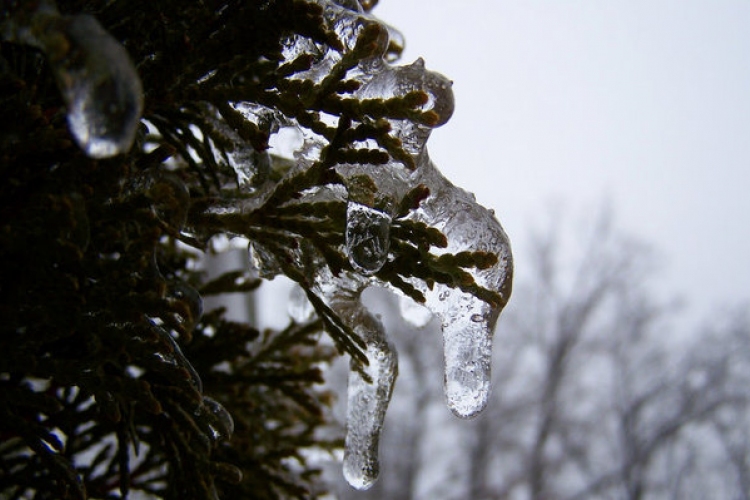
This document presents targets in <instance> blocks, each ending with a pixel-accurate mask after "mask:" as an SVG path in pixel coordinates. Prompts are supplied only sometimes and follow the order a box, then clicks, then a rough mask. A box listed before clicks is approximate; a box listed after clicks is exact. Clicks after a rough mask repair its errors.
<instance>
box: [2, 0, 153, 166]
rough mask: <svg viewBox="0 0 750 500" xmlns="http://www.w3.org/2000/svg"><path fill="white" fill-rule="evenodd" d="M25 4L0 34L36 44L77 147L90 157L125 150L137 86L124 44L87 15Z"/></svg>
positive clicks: (137, 104) (139, 96)
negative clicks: (65, 111)
mask: <svg viewBox="0 0 750 500" xmlns="http://www.w3.org/2000/svg"><path fill="white" fill-rule="evenodd" d="M27 8H28V7H26V6H24V7H20V8H18V9H17V11H16V12H14V14H15V15H14V16H12V17H10V19H9V20H7V21H6V22H5V23H3V25H2V31H3V36H4V37H5V38H6V39H10V40H14V41H18V42H21V43H27V44H30V45H34V46H36V47H39V48H40V49H41V50H42V51H43V52H44V54H45V55H46V56H47V59H48V60H49V63H50V67H51V68H52V72H53V73H54V75H55V79H56V81H57V85H58V87H59V88H60V93H61V95H62V97H63V99H64V100H65V104H66V106H67V108H68V125H69V126H70V131H71V133H72V134H73V137H74V139H75V140H76V142H77V143H78V145H79V146H80V147H81V149H83V150H84V151H85V152H86V154H87V155H88V156H91V157H92V158H107V157H110V156H114V155H117V154H120V153H124V152H125V151H127V150H128V149H130V146H131V145H132V144H133V139H134V138H135V132H136V129H137V127H138V123H139V122H140V119H141V112H142V110H143V89H142V87H141V80H140V78H139V77H138V73H137V72H136V70H135V67H134V66H133V63H132V62H131V61H130V57H129V56H128V53H127V51H126V50H125V48H124V47H123V46H122V45H120V44H119V43H118V42H117V40H115V39H114V38H113V37H112V36H111V35H110V34H109V33H107V31H106V30H104V28H102V26H101V25H100V24H99V22H98V21H97V20H96V19H94V18H93V17H91V16H88V15H84V14H79V15H75V16H62V15H60V14H59V13H58V11H57V8H56V6H55V5H54V2H51V1H41V2H39V3H38V5H37V6H36V10H33V11H27V10H25V9H27Z"/></svg>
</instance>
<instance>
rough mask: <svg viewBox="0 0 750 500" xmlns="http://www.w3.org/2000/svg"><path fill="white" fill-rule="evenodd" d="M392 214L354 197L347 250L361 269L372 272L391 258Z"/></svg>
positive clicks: (348, 213)
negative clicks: (360, 201)
mask: <svg viewBox="0 0 750 500" xmlns="http://www.w3.org/2000/svg"><path fill="white" fill-rule="evenodd" d="M390 233H391V216H390V215H388V214H386V213H385V212H381V211H380V210H377V209H374V208H370V207H368V206H367V205H363V204H361V203H357V202H353V201H350V202H349V204H348V205H347V208H346V252H347V254H348V256H349V262H350V263H351V264H352V267H354V269H356V270H357V271H359V272H361V273H363V274H365V275H371V274H374V273H376V272H378V271H379V270H380V268H381V267H383V264H385V261H386V260H387V259H388V250H389V249H390Z"/></svg>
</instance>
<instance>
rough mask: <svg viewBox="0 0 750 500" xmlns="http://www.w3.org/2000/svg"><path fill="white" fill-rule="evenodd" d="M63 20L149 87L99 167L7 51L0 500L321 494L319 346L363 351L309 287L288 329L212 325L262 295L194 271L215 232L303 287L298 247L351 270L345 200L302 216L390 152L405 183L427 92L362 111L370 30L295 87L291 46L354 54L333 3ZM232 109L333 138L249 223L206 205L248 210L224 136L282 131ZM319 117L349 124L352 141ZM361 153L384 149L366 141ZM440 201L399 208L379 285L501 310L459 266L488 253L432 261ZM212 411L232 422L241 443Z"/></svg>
mask: <svg viewBox="0 0 750 500" xmlns="http://www.w3.org/2000/svg"><path fill="white" fill-rule="evenodd" d="M362 3H363V5H365V7H366V8H368V9H369V8H371V7H372V6H373V5H374V4H375V3H376V2H362ZM58 6H59V8H60V11H61V12H62V13H63V14H72V13H79V12H86V13H90V14H92V15H94V16H95V17H96V18H97V19H98V20H99V22H100V23H101V24H102V26H103V27H104V28H105V29H106V30H107V31H108V32H110V33H111V34H112V35H113V36H114V37H115V38H117V39H118V40H120V41H121V42H122V43H123V44H124V46H125V47H126V48H127V50H128V52H129V53H130V54H131V57H132V59H133V61H134V63H135V65H136V67H137V69H138V72H139V74H140V76H141V79H142V83H143V88H144V92H145V107H144V119H145V121H144V124H143V125H142V127H141V129H140V130H139V132H138V135H137V138H136V144H135V146H134V147H133V148H132V150H131V151H130V152H129V153H127V154H124V155H120V156H117V157H114V158H112V159H109V160H93V159H90V158H88V157H86V156H85V155H84V154H83V152H82V151H80V150H79V149H78V148H77V147H76V146H75V145H74V143H73V141H72V140H71V138H70V134H69V132H68V128H67V124H66V120H65V109H64V105H63V102H62V99H61V97H60V95H59V92H58V90H57V88H56V85H55V82H54V80H53V78H52V77H51V75H50V72H49V68H48V66H47V62H46V61H45V59H44V58H43V57H42V56H41V55H40V53H39V52H38V51H37V50H36V49H34V48H32V47H29V46H26V45H21V44H17V43H10V42H7V41H4V42H2V44H1V45H0V51H1V55H2V58H1V59H0V115H1V116H2V121H0V179H1V183H0V352H2V356H0V497H2V498H9V499H11V498H37V499H48V498H49V499H52V498H54V499H64V498H71V499H85V498H118V497H120V496H123V497H124V496H127V495H128V494H129V492H133V491H142V492H146V493H151V494H153V495H154V496H158V497H164V498H171V499H203V498H215V497H216V495H217V494H218V495H219V496H221V497H223V498H306V497H308V496H311V495H314V493H315V492H316V491H318V490H319V489H320V485H319V481H318V478H317V476H316V471H315V470H311V469H310V468H309V467H308V465H307V463H306V459H305V457H304V455H303V453H302V450H303V449H305V448H310V447H317V448H322V449H324V450H333V449H334V448H336V447H340V446H341V443H340V442H339V441H338V440H337V439H328V438H325V439H324V438H323V437H322V435H321V431H322V430H323V429H324V428H325V427H326V426H327V425H329V424H330V422H329V420H328V417H327V406H328V404H329V400H330V395H329V394H327V393H325V392H323V391H321V390H320V389H318V388H316V384H319V383H320V382H322V374H321V367H322V366H323V365H325V364H326V363H328V362H329V361H330V360H331V359H332V358H333V356H334V355H335V354H336V353H335V352H334V350H333V349H332V348H329V347H327V346H326V345H325V344H321V343H319V342H318V338H319V336H320V335H321V333H322V332H323V330H324V328H325V329H326V330H328V332H329V334H330V335H331V336H332V338H333V339H334V340H335V341H336V344H337V346H338V347H339V348H340V349H342V350H344V351H347V352H348V353H349V354H351V355H352V356H354V357H355V358H357V359H360V360H363V361H364V358H363V357H362V355H361V349H362V345H363V344H362V341H361V340H360V339H359V338H358V337H357V336H356V335H355V334H354V333H353V332H352V331H351V329H350V328H348V327H346V326H345V325H344V324H343V323H342V322H341V321H340V320H339V319H338V318H337V317H336V315H335V314H334V313H333V312H332V311H331V310H330V309H329V308H328V307H327V306H326V305H325V304H324V303H323V302H322V301H321V300H320V299H318V298H317V297H316V296H315V295H314V294H312V293H310V294H309V296H310V299H311V301H312V302H313V305H314V306H315V307H316V309H317V311H318V315H319V317H320V318H321V319H320V320H318V321H314V322H312V323H310V324H305V325H297V324H291V325H290V326H289V327H288V328H287V329H285V330H283V331H280V332H276V331H268V332H259V331H257V330H256V329H254V328H252V327H250V326H247V325H242V324H236V323H231V322H228V321H226V320H224V319H223V317H222V313H221V311H215V312H211V313H208V314H206V315H202V311H201V309H202V306H201V299H200V296H201V295H213V294H219V293H227V292H238V291H240V292H248V291H251V290H253V289H254V288H255V287H257V286H258V282H257V280H255V279H253V278H252V277H251V276H246V275H244V274H242V273H240V272H236V273H230V274H227V275H224V276H220V277H218V278H216V279H214V280H212V281H206V278H205V276H203V275H202V274H200V273H198V272H195V271H190V269H192V267H191V265H190V264H191V262H193V261H194V260H195V259H196V258H197V256H198V255H199V253H200V252H203V251H205V250H206V249H207V248H208V247H209V245H210V240H211V238H212V237H214V236H215V235H217V234H229V235H244V236H246V237H248V238H250V239H251V240H253V241H257V242H260V243H262V244H263V245H264V246H265V247H266V248H268V249H270V250H271V251H273V252H274V253H275V255H276V257H277V258H278V260H279V262H280V265H281V266H282V271H283V272H284V274H286V275H287V276H289V277H290V278H292V279H294V280H295V281H298V282H299V283H300V284H302V285H303V286H304V285H307V282H306V280H307V278H306V276H305V275H304V273H302V272H301V271H300V270H299V269H297V268H296V267H295V266H294V265H292V264H290V261H291V260H292V259H291V257H289V255H288V254H289V252H290V251H291V250H292V249H295V248H299V247H300V246H301V245H312V247H314V248H315V249H316V251H317V252H318V253H319V254H320V255H322V257H323V258H324V259H325V262H326V265H328V266H329V267H330V268H331V270H332V271H333V273H334V274H337V273H339V272H340V271H341V270H351V265H350V264H349V262H348V260H347V259H346V257H345V256H344V255H343V254H342V252H341V247H342V245H343V237H344V236H343V234H344V225H345V212H346V206H345V203H343V202H337V201H325V202H323V201H321V202H316V203H307V204H302V203H300V204H289V203H288V202H289V201H290V200H294V199H296V198H297V197H298V195H299V193H300V192H302V191H303V190H305V189H308V188H311V187H315V186H322V185H331V184H343V180H342V179H341V178H340V177H339V176H338V174H337V173H336V171H335V170H334V169H333V166H334V165H336V164H337V163H340V162H348V163H357V162H361V163H369V164H381V163H385V162H387V161H389V158H393V159H396V160H398V161H401V162H402V163H404V164H406V165H407V166H409V167H410V168H413V167H414V162H413V159H412V158H411V157H410V156H409V155H407V154H406V153H405V152H404V151H403V150H402V149H401V146H400V143H399V142H398V140H396V139H394V138H393V137H392V136H391V135H390V134H389V126H388V123H387V122H386V121H384V120H383V118H388V117H390V118H408V119H410V120H413V121H414V122H418V123H425V124H434V123H435V122H436V121H437V119H438V117H437V116H436V115H435V113H434V112H433V111H428V112H422V111H420V110H419V107H420V106H421V105H422V104H424V102H425V99H426V96H425V95H424V94H423V93H420V92H415V93H411V94H407V95H406V96H405V97H403V98H393V99H389V100H379V99H368V100H357V99H354V98H352V97H348V95H349V94H351V92H353V91H354V90H355V89H356V87H357V83H356V82H353V81H349V80H347V79H346V74H347V70H348V69H349V68H351V67H353V66H354V65H356V64H357V63H358V61H359V60H360V59H362V58H364V57H367V56H368V55H370V53H371V51H372V50H373V40H374V39H375V38H376V37H377V36H378V29H380V28H378V27H377V26H374V25H373V27H371V28H368V29H366V30H364V31H363V33H362V35H361V36H360V39H359V42H358V43H357V46H356V48H355V49H354V50H353V51H351V52H349V53H347V54H346V55H345V56H344V57H342V59H341V61H340V63H339V64H338V65H337V66H336V67H334V68H333V69H332V70H331V73H330V75H329V76H328V77H326V78H325V79H324V80H323V81H322V82H321V83H319V84H317V85H313V84H312V83H311V82H307V81H302V80H292V79H290V78H289V76H290V75H294V74H295V73H297V72H299V71H303V70H305V69H306V68H309V66H310V63H311V60H310V56H309V55H302V56H300V57H298V58H297V59H295V60H293V61H291V62H284V61H283V60H282V58H281V56H280V52H281V45H280V40H281V39H282V37H283V36H286V35H289V34H292V33H296V34H298V35H300V36H303V37H307V38H309V39H311V40H314V41H316V42H318V43H320V44H323V45H327V46H329V47H332V48H334V49H336V50H341V49H342V48H343V47H342V44H341V42H340V41H339V40H338V39H337V37H336V36H335V34H334V33H333V32H332V31H331V30H330V29H328V28H327V27H326V25H325V23H324V22H323V19H322V17H321V8H320V7H319V6H317V5H314V4H309V3H307V2H304V1H301V0H241V1H240V0H231V1H226V0H224V1H216V0H203V1H198V0H194V1H179V2H177V1H170V0H147V1H143V0H138V1H134V0H127V1H126V0H113V1H94V0H85V1H84V0H81V1H73V0H71V1H60V2H58ZM3 8H4V9H9V8H16V9H17V8H18V7H17V5H16V3H15V2H3ZM4 14H7V12H4ZM3 17H5V16H3ZM0 20H2V19H1V18H0ZM392 50H394V51H395V50H396V48H395V47H393V48H392ZM207 75H211V77H210V78H208V79H205V78H204V77H206V76H207ZM232 101H246V102H252V103H258V104H261V105H264V106H267V107H269V108H274V109H276V110H278V111H279V112H280V113H281V114H283V115H286V116H288V117H290V118H294V119H296V120H297V121H298V122H299V123H300V124H301V125H302V126H303V127H307V128H309V129H310V130H313V131H315V132H316V133H318V134H320V135H321V136H323V137H325V138H327V139H328V140H329V141H330V143H329V145H328V146H327V148H326V150H325V151H324V152H323V154H322V155H321V158H322V159H321V161H318V162H317V163H315V164H314V165H312V166H311V167H310V168H309V169H307V170H305V171H303V172H301V173H300V174H299V175H295V176H291V177H285V178H284V180H282V181H281V182H280V183H279V184H278V185H277V186H276V188H275V189H274V191H273V193H272V194H271V195H270V196H269V197H268V199H267V200H266V201H265V202H264V204H263V205H262V206H261V207H259V208H258V209H257V210H254V211H252V212H238V213H235V214H221V215H217V214H216V212H211V211H209V210H208V209H209V208H212V207H227V206H234V205H236V204H237V203H240V202H242V201H243V200H244V199H246V198H247V196H248V195H247V193H245V192H243V191H242V190H241V189H239V186H238V185H237V182H236V177H235V174H234V172H233V171H232V170H231V169H230V168H229V167H228V166H227V165H226V164H225V163H223V162H221V161H217V158H221V157H222V156H226V154H227V151H228V150H231V149H232V148H233V147H236V142H237V140H236V139H233V138H230V137H229V136H228V135H227V133H226V132H225V131H224V130H223V129H222V128H221V127H219V126H217V122H218V123H220V124H222V126H226V127H227V128H228V129H229V130H231V131H232V133H233V134H236V136H237V137H239V138H240V141H241V142H242V143H243V145H244V146H243V147H247V148H252V149H253V150H255V151H258V152H262V151H264V150H266V149H267V148H268V139H269V133H270V132H269V130H268V127H267V128H265V129H264V127H263V126H258V125H256V124H255V123H252V122H250V121H248V120H245V119H244V117H243V116H242V115H241V114H239V113H238V112H237V111H236V110H235V109H234V108H232V107H231V106H229V104H228V103H229V102H232ZM320 112H325V113H327V114H329V115H332V116H336V117H338V118H339V122H338V123H339V125H338V127H331V126H330V125H328V124H326V123H325V122H324V121H323V120H321V119H320V114H319V113H320ZM146 123H148V124H150V125H151V126H152V127H153V128H152V129H151V130H149V128H148V127H147V125H146ZM154 130H155V131H156V132H158V133H153V131H154ZM198 131H200V133H198ZM364 138H369V139H373V140H374V141H375V142H376V143H377V144H378V145H379V147H380V149H375V150H373V149H366V148H361V147H357V146H356V145H355V144H354V143H355V141H361V140H362V139H364ZM267 175H268V176H269V177H270V178H275V179H278V178H280V176H281V174H280V173H279V172H278V169H276V170H271V171H269V172H267ZM274 176H275V177H274ZM428 194H429V193H428V192H427V191H426V190H425V189H424V188H423V187H421V188H418V189H415V190H414V191H412V192H411V193H409V195H407V197H406V198H405V199H404V200H403V201H401V203H400V205H399V210H398V217H400V219H397V220H396V222H395V224H394V228H393V248H394V250H393V251H394V253H397V254H399V257H398V258H396V259H395V260H393V262H392V265H389V266H388V267H386V268H384V269H383V270H382V271H380V272H379V274H378V277H379V278H381V279H382V280H384V281H386V282H389V283H391V284H392V285H393V286H395V287H397V288H400V289H401V290H403V291H404V292H405V293H406V294H408V295H410V296H412V297H413V298H415V299H416V300H424V298H423V297H422V295H421V293H420V292H419V291H418V290H416V289H415V288H414V287H413V286H412V285H410V284H409V283H407V282H406V281H405V280H404V277H409V276H415V277H418V278H422V279H424V280H425V281H427V282H428V283H429V282H440V283H449V284H450V285H451V286H457V287H460V288H461V289H464V290H468V291H471V292H472V293H475V294H476V295H478V296H480V297H482V298H485V300H487V301H488V302H493V301H499V299H498V297H497V294H493V292H491V291H488V290H485V289H482V288H479V287H477V286H476V285H475V284H474V282H473V279H472V277H471V276H470V275H469V274H467V273H466V272H464V271H463V270H462V268H467V267H476V268H483V267H486V266H488V265H491V264H492V263H493V261H492V258H493V257H494V256H492V255H488V254H485V253H481V252H476V253H466V254H458V255H453V256H450V255H446V256H442V257H435V256H434V255H432V254H430V253H429V249H430V248H431V247H444V246H445V245H446V242H445V237H444V236H443V235H442V234H441V233H440V232H439V231H437V230H434V229H431V228H429V227H427V226H426V225H424V224H421V223H416V222H413V221H409V220H406V219H403V217H405V216H406V215H407V214H408V213H409V211H410V210H413V209H415V208H417V207H418V206H419V203H420V201H421V200H423V199H424V198H425V197H426V196H427V195H428ZM280 314H285V313H284V312H283V308H282V312H280ZM215 403H219V404H220V405H221V406H223V408H225V409H226V410H227V411H228V412H229V413H230V414H231V415H232V417H233V419H234V427H235V430H234V435H233V437H232V438H231V440H228V439H226V434H228V433H229V429H227V428H226V427H227V423H226V421H225V420H223V418H222V416H221V415H217V414H215V413H214V412H212V409H215V408H216V406H215ZM295 461H296V462H297V464H296V465H295V464H294V463H293V462H295Z"/></svg>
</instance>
